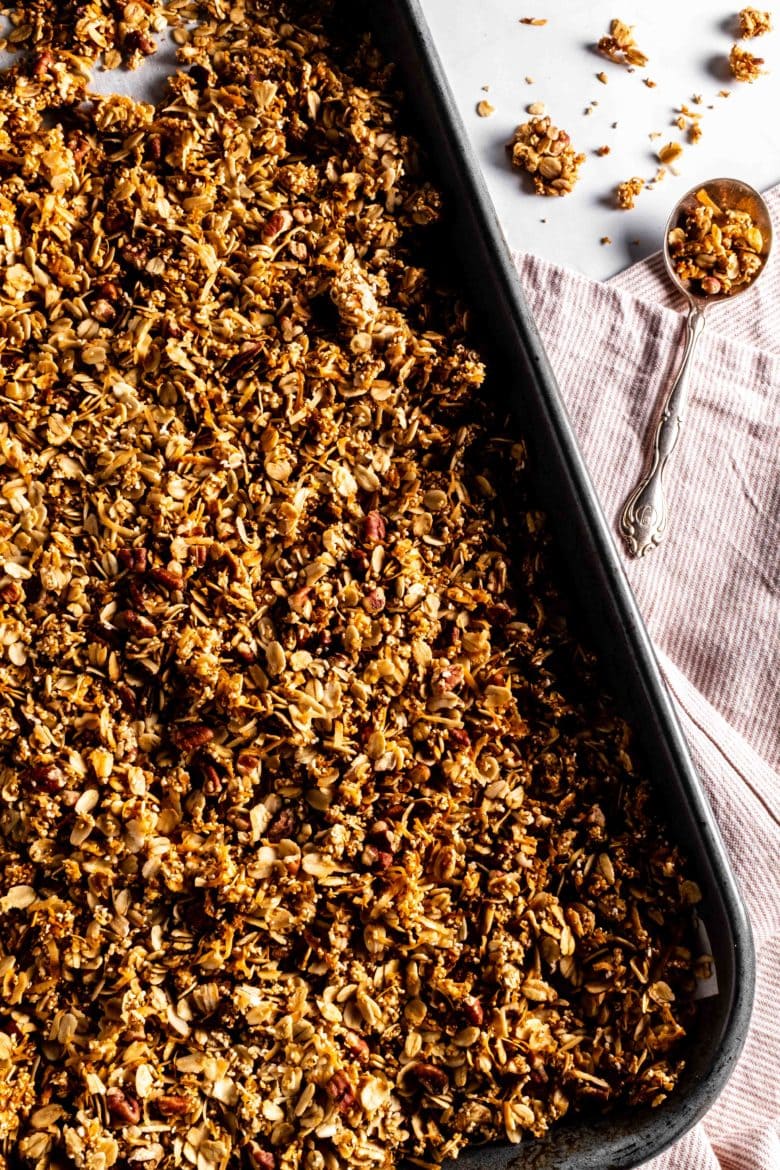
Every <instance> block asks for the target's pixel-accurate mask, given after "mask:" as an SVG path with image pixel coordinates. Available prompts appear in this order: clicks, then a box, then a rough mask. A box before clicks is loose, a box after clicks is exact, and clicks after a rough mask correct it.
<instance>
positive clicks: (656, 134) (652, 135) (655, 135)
mask: <svg viewBox="0 0 780 1170" xmlns="http://www.w3.org/2000/svg"><path fill="white" fill-rule="evenodd" d="M647 137H648V138H649V139H650V141H651V142H655V140H656V138H663V134H662V133H661V131H660V130H651V131H650V133H649V134H648V136H647Z"/></svg>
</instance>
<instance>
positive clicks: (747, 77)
mask: <svg viewBox="0 0 780 1170" xmlns="http://www.w3.org/2000/svg"><path fill="white" fill-rule="evenodd" d="M763 64H764V58H763V57H757V56H756V55H755V53H751V52H750V50H749V49H743V48H742V46H741V45H732V46H731V52H730V53H729V69H730V70H731V72H732V75H733V76H734V77H736V79H737V81H751V82H752V81H757V80H758V78H759V77H760V76H761V75H762V73H763V72H764V70H763V69H762V68H761V66H762V65H763Z"/></svg>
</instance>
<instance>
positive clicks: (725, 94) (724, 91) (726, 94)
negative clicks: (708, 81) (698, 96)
mask: <svg viewBox="0 0 780 1170" xmlns="http://www.w3.org/2000/svg"><path fill="white" fill-rule="evenodd" d="M718 97H722V98H727V97H731V90H730V89H719V90H718Z"/></svg>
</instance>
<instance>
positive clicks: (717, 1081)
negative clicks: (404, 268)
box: [355, 0, 755, 1170]
mask: <svg viewBox="0 0 780 1170" xmlns="http://www.w3.org/2000/svg"><path fill="white" fill-rule="evenodd" d="M355 19H356V20H357V21H359V22H362V23H365V22H366V21H370V22H371V24H372V25H373V27H374V30H375V35H376V37H377V39H378V42H379V43H380V45H381V46H382V47H383V48H384V50H385V53H386V54H387V55H388V57H389V59H391V60H393V61H395V62H397V63H398V66H399V69H400V75H401V81H402V84H403V87H404V89H405V91H406V94H407V97H408V105H409V110H408V116H409V120H410V122H411V123H412V124H413V128H414V131H415V133H416V134H417V135H418V137H419V138H420V139H421V141H422V143H423V145H424V146H425V147H426V149H427V153H428V156H429V158H430V160H431V163H432V165H433V170H434V172H435V177H436V178H437V181H438V183H439V186H440V187H441V188H442V189H443V190H444V192H445V193H446V196H447V201H448V205H449V214H448V230H449V231H450V232H451V233H452V234H451V239H450V245H451V248H452V250H453V252H454V254H456V255H457V257H458V267H459V270H460V271H461V273H462V276H463V291H464V294H466V296H468V292H469V290H471V294H472V295H471V301H472V307H473V310H474V311H475V312H476V313H477V315H478V318H479V324H480V331H481V332H482V333H483V334H484V336H485V338H486V341H487V350H486V356H487V357H488V359H489V370H490V371H491V378H492V381H493V383H494V384H496V383H498V384H499V385H501V386H502V388H503V389H504V390H505V393H506V394H507V396H508V399H510V400H511V405H512V407H513V408H514V409H515V411H516V412H517V414H518V415H519V417H520V419H521V425H522V430H523V435H524V437H525V439H526V440H527V443H528V446H529V449H530V456H531V460H532V463H533V464H534V465H535V466H536V468H537V470H538V474H537V475H536V482H537V485H538V491H539V497H540V501H541V503H542V505H543V506H544V507H545V508H546V509H547V511H548V513H549V515H550V516H551V518H552V520H553V522H554V529H555V532H556V534H557V539H558V547H559V552H560V555H561V556H562V558H563V561H564V564H565V566H566V568H567V570H568V573H567V575H568V576H569V579H570V580H571V582H572V584H573V586H574V588H575V590H576V593H577V600H578V601H579V602H580V603H581V609H582V612H583V615H584V620H585V622H586V624H587V629H588V637H589V639H590V642H591V645H592V646H593V647H594V648H595V649H596V650H597V651H598V652H599V654H600V657H601V661H602V665H603V667H605V668H606V671H607V672H608V673H607V675H606V676H605V677H608V678H609V679H610V680H611V687H612V689H613V691H614V692H615V693H617V694H620V695H621V696H622V699H623V708H624V709H623V714H624V715H625V716H626V717H627V718H628V719H629V720H630V721H631V723H632V724H633V726H634V728H635V729H636V733H637V736H638V740H639V745H640V751H641V753H642V757H643V760H644V763H645V766H646V768H647V769H648V772H649V774H650V775H652V776H653V777H655V779H656V781H657V783H658V786H659V788H661V790H662V801H663V804H664V806H665V808H666V809H667V812H669V811H671V812H673V815H674V825H675V832H676V835H677V838H678V840H679V842H680V844H681V845H682V846H683V847H684V848H685V849H686V851H687V853H688V855H689V857H690V858H691V859H692V861H693V863H694V866H695V870H696V876H697V880H698V881H699V884H700V885H701V887H702V891H703V894H704V899H703V902H702V904H701V912H702V918H703V920H704V922H705V924H706V927H707V930H708V932H709V937H710V941H711V945H712V953H713V956H714V958H715V964H716V970H717V979H718V994H717V995H715V996H713V997H712V998H708V999H704V1000H702V1001H701V1003H700V1005H699V1011H698V1013H697V1017H696V1021H695V1024H694V1026H693V1035H692V1037H691V1039H690V1041H689V1047H688V1051H687V1063H686V1070H685V1072H684V1074H683V1077H682V1079H681V1081H680V1082H679V1084H678V1087H677V1089H676V1090H675V1092H674V1093H673V1094H671V1096H670V1098H669V1100H668V1101H667V1102H665V1103H664V1104H663V1105H661V1106H660V1107H658V1108H657V1109H654V1110H651V1109H636V1108H634V1109H630V1110H629V1109H624V1110H622V1111H621V1110H619V1109H617V1108H616V1109H615V1110H614V1111H611V1112H609V1113H608V1114H606V1115H605V1116H604V1117H602V1118H600V1119H596V1120H595V1121H594V1120H588V1121H584V1120H582V1119H580V1120H579V1121H573V1122H572V1123H571V1124H569V1125H567V1124H566V1123H562V1124H561V1125H560V1126H559V1127H558V1128H556V1129H554V1131H553V1133H552V1134H551V1135H550V1136H549V1137H548V1138H546V1139H543V1140H540V1141H530V1142H528V1143H527V1144H526V1143H523V1144H521V1145H519V1146H512V1145H510V1144H509V1143H495V1144H492V1145H490V1146H485V1147H474V1148H472V1149H467V1150H465V1151H464V1152H463V1153H462V1154H461V1156H460V1157H459V1159H458V1161H457V1167H458V1170H477V1168H479V1170H505V1168H508V1167H512V1168H513V1170H531V1168H532V1167H533V1170H630V1168H631V1167H635V1166H638V1165H640V1164H641V1163H642V1162H645V1161H646V1160H647V1159H649V1158H652V1157H654V1156H655V1155H656V1154H659V1153H660V1152H661V1151H662V1150H664V1149H665V1148H666V1147H667V1146H669V1145H671V1144H672V1143H673V1142H674V1141H676V1140H677V1139H678V1138H679V1137H680V1136H681V1135H682V1134H683V1133H685V1131H686V1130H688V1129H690V1127H691V1126H692V1125H694V1123H695V1122H696V1121H697V1120H698V1119H699V1118H700V1117H701V1116H702V1115H703V1114H704V1113H705V1112H706V1110H707V1109H708V1107H709V1106H710V1105H711V1104H712V1102H713V1101H714V1100H715V1098H716V1097H717V1096H718V1094H719V1093H720V1091H721V1089H722V1088H723V1086H724V1085H725V1083H726V1081H727V1079H728V1077H729V1075H730V1073H731V1071H732V1069H733V1068H734V1064H735V1062H736V1060H737V1057H738V1056H739V1053H740V1051H741V1049H742V1045H743V1043H744V1039H745V1034H746V1031H747V1027H748V1021H749V1018H750V1009H751V1005H752V999H753V985H754V978H755V956H754V951H753V944H752V939H751V932H750V926H749V923H748V920H747V916H746V913H745V909H744V906H743V903H742V900H741V897H740V894H739V891H738V889H737V886H736V883H735V880H734V877H733V874H732V871H731V867H730V865H729V860H728V857H727V855H726V852H725V849H724V846H723V842H722V840H721V837H720V834H719V832H718V828H717V825H716V823H715V820H714V817H713V814H712V810H711V808H710V806H709V803H708V801H707V798H706V797H705V795H704V792H703V790H702V787H701V783H700V781H699V778H698V776H697V775H696V772H695V769H694V767H693V764H692V761H691V758H690V755H689V752H688V749H687V746H686V743H685V740H684V737H683V734H682V731H681V728H680V725H679V723H678V720H677V717H676V714H675V712H674V709H673V707H672V704H671V701H670V698H669V695H668V692H667V690H666V687H665V685H664V683H663V681H662V678H661V675H660V672H659V668H658V664H657V661H656V659H655V656H654V653H653V650H652V647H651V644H650V641H649V638H648V635H647V631H646V630H645V627H644V625H643V623H642V619H641V617H640V614H639V612H638V610H637V607H636V603H635V601H634V597H633V594H632V593H631V589H630V587H629V584H628V581H627V579H626V577H625V574H624V572H623V570H622V567H621V564H620V561H619V559H618V554H617V551H616V549H615V546H614V543H613V540H612V537H611V534H610V531H609V528H608V526H607V522H606V520H605V518H604V515H603V513H602V511H601V507H600V505H599V502H598V499H597V497H596V493H595V491H594V488H593V485H592V483H591V480H590V478H589V476H588V472H587V470H586V468H585V465H584V463H583V459H582V455H581V453H580V451H579V448H578V446H577V441H576V439H575V437H574V433H573V431H572V428H571V424H570V422H569V420H568V417H567V414H566V410H565V407H564V405H563V403H562V400H561V397H560V394H559V391H558V388H557V386H556V383H555V378H554V376H553V373H552V370H551V368H550V365H549V362H548V361H547V358H546V356H545V352H544V349H543V346H542V343H541V341H540V338H539V335H538V333H537V331H536V328H535V326H534V323H533V320H532V319H531V315H530V313H529V310H528V308H527V307H526V305H525V303H524V300H523V294H522V291H521V288H520V285H519V281H518V278H517V275H516V273H515V270H514V267H513V265H512V262H511V258H510V255H509V250H508V248H507V245H506V242H505V240H504V237H503V235H502V232H501V228H500V226H499V224H498V221H497V219H496V214H495V211H494V209H493V206H492V203H491V201H490V197H489V196H488V193H487V190H486V187H485V184H484V180H483V178H482V175H481V173H480V169H479V166H478V164H477V161H476V159H475V157H474V155H473V153H472V151H471V148H470V145H469V142H468V139H467V136H466V132H465V129H464V127H463V124H462V122H461V119H460V116H459V114H458V111H457V108H456V105H455V101H454V99H453V96H452V93H451V92H450V89H449V86H448V84H447V79H446V76H445V73H444V70H443V68H442V64H441V61H440V60H439V58H438V55H437V53H436V49H435V46H434V44H433V40H432V37H431V34H430V30H429V29H428V27H427V24H426V21H425V17H424V15H423V12H422V9H421V7H420V4H419V3H418V0H375V2H374V4H373V5H370V6H360V7H358V6H357V5H356V6H355ZM542 453H543V459H542V458H541V454H542ZM542 469H543V470H542ZM656 555H659V556H662V555H663V553H662V552H661V553H657V554H656Z"/></svg>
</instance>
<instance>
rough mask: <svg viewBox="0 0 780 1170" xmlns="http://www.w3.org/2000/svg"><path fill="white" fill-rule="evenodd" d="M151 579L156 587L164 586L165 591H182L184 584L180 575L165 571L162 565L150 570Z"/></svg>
mask: <svg viewBox="0 0 780 1170" xmlns="http://www.w3.org/2000/svg"><path fill="white" fill-rule="evenodd" d="M149 577H150V578H151V580H152V581H154V583H155V585H162V586H163V587H164V588H165V589H181V587H182V585H183V584H184V580H183V578H182V576H181V574H180V573H172V572H171V571H170V569H163V568H162V567H161V566H160V565H155V566H154V567H153V568H151V569H149Z"/></svg>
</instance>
